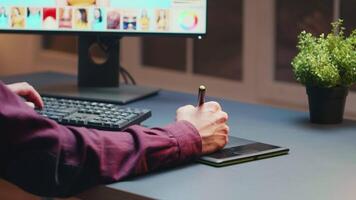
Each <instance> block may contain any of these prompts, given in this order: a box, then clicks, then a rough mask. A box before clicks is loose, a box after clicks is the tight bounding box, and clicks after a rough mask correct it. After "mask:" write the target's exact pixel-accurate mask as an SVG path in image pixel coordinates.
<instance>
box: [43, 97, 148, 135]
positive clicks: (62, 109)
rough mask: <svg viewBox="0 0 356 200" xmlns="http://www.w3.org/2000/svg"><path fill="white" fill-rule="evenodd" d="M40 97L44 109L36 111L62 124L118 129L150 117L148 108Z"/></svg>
mask: <svg viewBox="0 0 356 200" xmlns="http://www.w3.org/2000/svg"><path fill="white" fill-rule="evenodd" d="M42 99H43V102H44V105H45V106H44V109H42V110H38V109H37V110H36V111H37V113H39V114H40V115H42V116H44V117H47V118H49V119H52V120H54V121H56V122H58V123H60V124H63V125H72V126H82V127H88V128H95V129H101V130H116V131H120V130H123V129H125V128H127V127H129V126H131V125H135V124H140V123H141V122H143V121H144V120H146V119H148V118H149V117H151V111H150V110H147V109H138V108H129V107H122V106H119V105H116V104H112V103H103V102H93V101H84V100H74V99H66V98H58V97H46V96H44V97H42Z"/></svg>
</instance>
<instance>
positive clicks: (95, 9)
mask: <svg viewBox="0 0 356 200" xmlns="http://www.w3.org/2000/svg"><path fill="white" fill-rule="evenodd" d="M206 18H207V0H0V31H6V32H8V31H11V32H12V31H16V32H43V31H56V32H76V33H82V32H99V33H101V32H105V33H125V34H144V33H151V34H157V33H158V34H188V35H190V34H194V35H202V34H205V33H206Z"/></svg>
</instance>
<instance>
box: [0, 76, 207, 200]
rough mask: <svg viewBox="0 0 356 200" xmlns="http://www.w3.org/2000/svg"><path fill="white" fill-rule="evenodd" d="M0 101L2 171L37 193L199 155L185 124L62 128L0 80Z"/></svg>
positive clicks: (59, 191) (77, 187) (64, 190)
mask: <svg viewBox="0 0 356 200" xmlns="http://www.w3.org/2000/svg"><path fill="white" fill-rule="evenodd" d="M0 102H2V103H1V105H0V130H6V132H2V133H1V137H2V138H1V140H0V143H1V148H2V149H1V160H2V161H1V163H2V164H1V165H2V166H1V170H2V172H1V174H2V175H3V177H4V178H5V179H7V180H9V181H11V182H13V183H15V184H17V185H19V186H20V187H22V188H24V189H25V190H27V191H30V192H32V193H35V194H38V195H44V196H63V195H71V194H74V193H77V192H79V191H81V190H83V189H86V188H88V187H90V186H93V185H95V184H100V183H101V184H102V183H110V182H113V181H118V180H121V179H123V178H125V177H128V176H130V175H136V174H141V173H145V172H148V171H150V170H155V169H157V168H160V167H166V166H170V165H173V164H179V163H181V162H185V161H188V160H190V159H193V158H195V157H196V156H197V155H199V154H200V153H201V139H200V136H199V135H198V133H197V131H196V130H195V128H194V127H193V126H192V125H191V124H189V123H188V122H179V123H175V124H172V125H170V126H168V127H166V128H155V129H147V128H142V127H139V126H133V127H131V128H129V129H127V130H126V131H125V132H104V131H97V130H90V129H85V128H77V127H65V126H61V125H58V124H56V123H55V122H54V121H51V120H48V119H45V118H42V117H40V116H39V115H37V114H36V113H35V112H34V111H33V110H31V109H30V108H28V107H27V106H26V105H25V104H23V103H22V102H21V100H20V99H19V98H18V97H16V96H15V95H14V94H12V93H11V92H9V91H8V90H6V88H5V87H4V86H3V85H1V83H0Z"/></svg>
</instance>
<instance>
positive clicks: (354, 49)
mask: <svg viewBox="0 0 356 200" xmlns="http://www.w3.org/2000/svg"><path fill="white" fill-rule="evenodd" d="M342 23H343V20H341V19H339V20H338V21H336V22H333V23H332V31H331V33H329V34H328V35H325V34H321V35H320V36H319V37H315V36H313V35H312V34H311V33H307V32H306V31H302V32H301V33H300V35H299V36H298V39H299V42H298V45H297V48H298V50H299V53H298V54H297V56H296V57H295V58H294V59H293V61H292V67H293V71H294V74H295V76H296V79H297V80H298V81H299V82H300V83H302V84H304V85H307V86H317V87H326V88H330V87H339V86H341V87H349V86H351V85H353V84H354V83H356V29H355V30H353V32H352V33H351V34H350V35H349V36H348V37H347V36H345V32H344V31H345V28H344V27H342Z"/></svg>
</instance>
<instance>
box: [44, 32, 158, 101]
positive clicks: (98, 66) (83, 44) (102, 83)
mask: <svg viewBox="0 0 356 200" xmlns="http://www.w3.org/2000/svg"><path fill="white" fill-rule="evenodd" d="M120 39H121V38H117V37H98V36H91V35H89V36H79V40H78V56H79V58H78V80H77V84H73V83H68V84H59V85H54V86H53V85H51V86H48V87H41V88H39V92H40V93H41V94H42V95H47V96H56V97H58V96H60V97H67V98H73V99H87V100H93V101H103V102H112V103H119V104H127V103H130V102H133V101H136V100H140V99H143V98H146V97H149V96H152V95H155V94H157V93H158V91H159V90H158V89H155V88H148V87H142V86H136V85H127V84H120V76H119V72H120V67H121V66H120V62H119V60H120V57H119V52H120V51H119V49H120ZM94 51H96V52H101V53H100V54H102V55H101V56H100V58H97V57H95V56H94V55H93V52H94Z"/></svg>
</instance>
